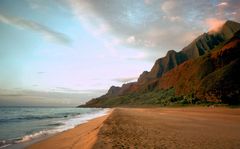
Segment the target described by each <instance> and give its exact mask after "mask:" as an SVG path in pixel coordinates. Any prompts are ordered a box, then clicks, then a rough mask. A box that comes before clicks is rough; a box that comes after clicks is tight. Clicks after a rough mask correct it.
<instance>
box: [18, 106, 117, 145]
mask: <svg viewBox="0 0 240 149" xmlns="http://www.w3.org/2000/svg"><path fill="white" fill-rule="evenodd" d="M112 111H113V110H112V109H110V110H109V111H107V112H106V114H105V115H103V116H100V117H97V118H93V119H91V120H89V121H87V122H85V123H82V124H79V125H77V126H76V127H74V128H71V129H68V130H65V131H63V132H59V133H56V134H53V135H49V136H45V137H42V138H39V139H36V140H33V141H32V142H30V143H29V142H28V143H27V145H24V144H25V143H22V144H21V145H24V146H22V147H23V148H26V149H42V148H44V149H51V148H69V147H70V148H79V147H81V148H82V146H84V149H90V148H92V146H93V145H94V144H95V142H96V140H97V134H98V131H99V130H100V128H101V126H102V125H103V122H104V121H105V120H106V119H107V117H108V116H109V115H110V114H111V112H112ZM59 142H61V143H59Z"/></svg>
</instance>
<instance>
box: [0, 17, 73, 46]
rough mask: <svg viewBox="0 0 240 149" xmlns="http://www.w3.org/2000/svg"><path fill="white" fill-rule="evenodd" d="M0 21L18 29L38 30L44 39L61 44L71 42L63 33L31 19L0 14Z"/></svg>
mask: <svg viewBox="0 0 240 149" xmlns="http://www.w3.org/2000/svg"><path fill="white" fill-rule="evenodd" d="M0 22H1V23H4V24H7V25H11V26H14V27H17V28H19V29H26V30H28V29H30V30H32V31H35V32H38V33H40V34H41V35H42V36H43V38H44V39H46V40H48V41H51V42H57V43H61V44H69V43H70V42H71V40H70V38H69V37H67V36H66V35H65V34H63V33H60V32H57V31H54V30H52V29H51V28H49V27H47V26H44V25H42V24H39V23H37V22H35V21H32V20H26V19H23V18H19V17H13V16H6V15H3V14H0Z"/></svg>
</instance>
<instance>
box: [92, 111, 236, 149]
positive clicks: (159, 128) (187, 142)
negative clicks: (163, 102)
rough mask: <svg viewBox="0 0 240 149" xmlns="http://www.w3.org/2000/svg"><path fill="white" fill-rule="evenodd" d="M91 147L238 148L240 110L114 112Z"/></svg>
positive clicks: (149, 148)
mask: <svg viewBox="0 0 240 149" xmlns="http://www.w3.org/2000/svg"><path fill="white" fill-rule="evenodd" d="M94 148H96V149H99V148H102V149H108V148H114V149H115V148H141V149H142V148H146V149H152V148H178V149H179V148H184V149H194V148H199V149H204V148H206V149H212V148H217V149H219V148H223V149H228V148H236V149H237V148H238V149H239V148H240V109H229V108H158V109H115V110H114V111H113V113H112V114H111V115H110V116H109V118H108V119H107V120H106V121H105V123H104V125H103V127H102V128H101V129H100V132H99V134H98V140H97V142H96V144H95V145H94Z"/></svg>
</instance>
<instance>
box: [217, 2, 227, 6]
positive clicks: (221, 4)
mask: <svg viewBox="0 0 240 149" xmlns="http://www.w3.org/2000/svg"><path fill="white" fill-rule="evenodd" d="M227 5H228V3H227V2H221V3H219V4H217V6H227Z"/></svg>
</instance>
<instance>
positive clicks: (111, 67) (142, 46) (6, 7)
mask: <svg viewBox="0 0 240 149" xmlns="http://www.w3.org/2000/svg"><path fill="white" fill-rule="evenodd" d="M239 8H240V1H239V0H224V1H222V0H201V1H194V0H41V1H40V0H0V68H1V70H0V106H4V105H5V106H6V105H7V106H31V105H35V106H37V105H39V106H53V105H56V106H75V105H79V104H82V103H84V102H86V101H87V100H90V99H91V98H95V97H98V96H100V95H102V94H105V93H106V92H107V90H108V88H109V87H110V86H112V85H115V86H121V84H123V83H127V82H131V81H136V79H137V77H138V76H139V75H140V74H141V73H142V72H143V71H145V70H150V69H151V67H152V65H153V64H154V62H155V60H156V59H158V58H160V57H163V56H165V54H166V53H167V51H168V50H172V49H173V50H175V51H180V50H181V49H182V48H183V47H185V46H186V45H187V44H189V43H190V42H191V41H192V40H193V39H194V38H196V37H197V36H199V35H201V34H202V33H204V32H207V31H209V30H214V29H215V28H216V27H217V26H219V25H222V24H223V23H224V22H225V21H226V20H233V21H237V22H239V21H240V9H239Z"/></svg>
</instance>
